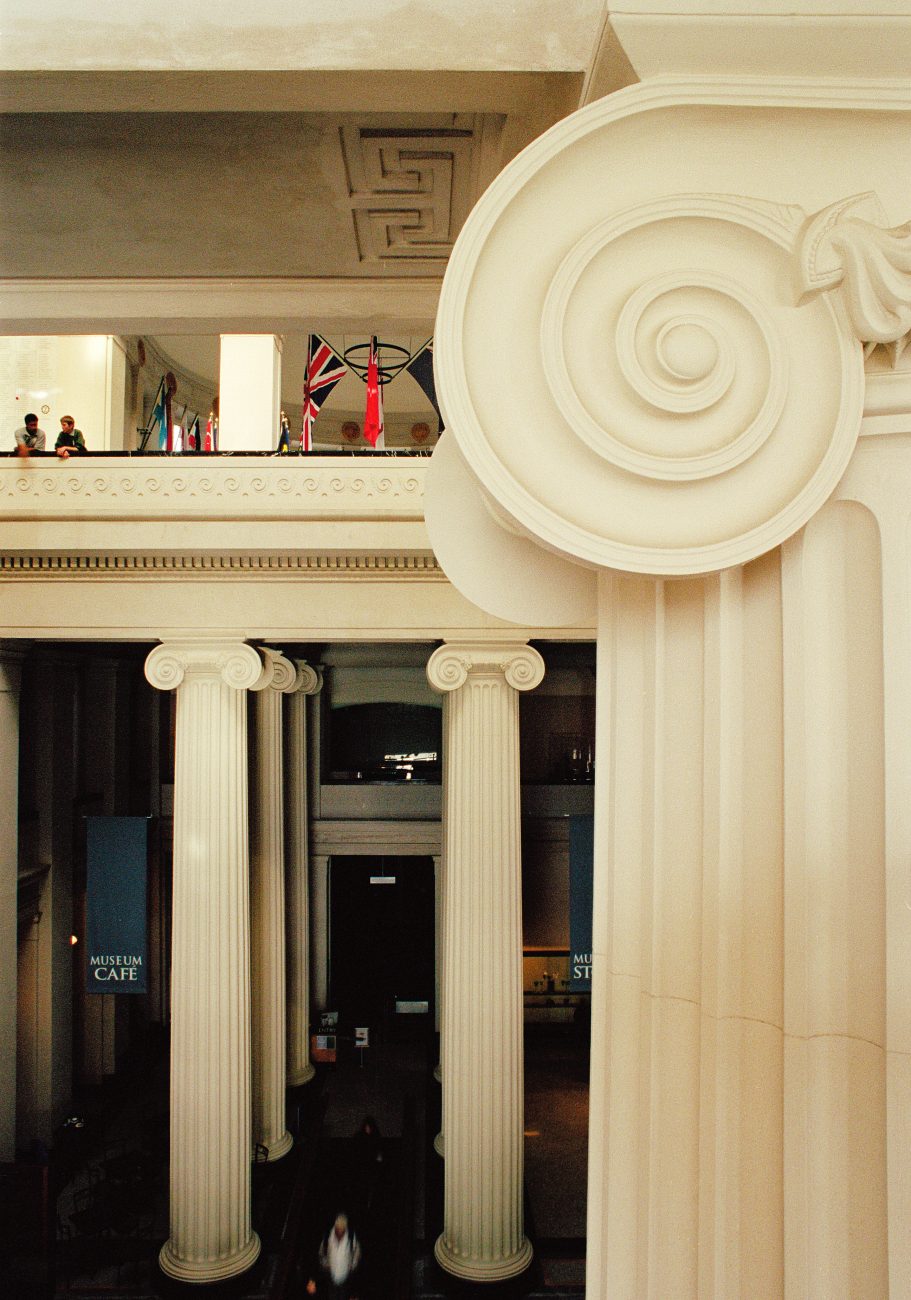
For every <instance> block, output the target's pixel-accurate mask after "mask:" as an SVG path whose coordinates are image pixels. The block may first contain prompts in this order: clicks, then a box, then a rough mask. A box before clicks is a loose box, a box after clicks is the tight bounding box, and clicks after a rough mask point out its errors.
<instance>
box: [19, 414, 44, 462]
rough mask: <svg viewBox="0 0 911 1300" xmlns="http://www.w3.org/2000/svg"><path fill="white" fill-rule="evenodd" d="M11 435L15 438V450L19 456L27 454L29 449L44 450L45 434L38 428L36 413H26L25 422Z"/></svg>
mask: <svg viewBox="0 0 911 1300" xmlns="http://www.w3.org/2000/svg"><path fill="white" fill-rule="evenodd" d="M13 437H14V438H15V439H16V450H17V451H18V452H19V454H20V455H21V456H27V455H28V454H29V452H30V451H44V445H45V439H46V434H45V432H44V430H43V429H39V428H38V417H37V415H27V416H26V417H25V424H23V426H22V428H21V429H17V430H16V432H15V433H14V434H13Z"/></svg>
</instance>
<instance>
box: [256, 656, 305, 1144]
mask: <svg viewBox="0 0 911 1300" xmlns="http://www.w3.org/2000/svg"><path fill="white" fill-rule="evenodd" d="M262 653H263V655H264V656H265V659H266V673H267V680H266V681H265V683H264V685H263V686H262V689H260V690H259V692H258V694H257V696H256V699H255V702H254V717H255V734H254V737H253V745H254V750H255V753H254V756H253V761H252V764H251V767H252V782H251V792H250V794H251V798H250V823H251V832H252V833H251V837H250V956H251V963H250V972H251V983H252V990H251V1012H252V1088H253V1141H254V1143H256V1144H257V1145H259V1146H264V1147H265V1148H266V1149H267V1150H268V1152H269V1159H270V1160H280V1159H281V1157H282V1156H283V1155H286V1154H287V1152H288V1151H290V1149H291V1146H292V1145H293V1138H292V1137H291V1134H290V1132H289V1131H288V1127H287V1124H286V1123H285V1075H286V1063H285V835H284V764H283V762H282V695H283V694H284V693H285V692H287V691H293V690H294V688H295V684H296V682H297V670H296V669H295V667H294V664H292V663H291V661H290V660H289V659H285V658H284V656H283V655H281V654H279V653H278V651H276V650H269V649H266V648H263V650H262Z"/></svg>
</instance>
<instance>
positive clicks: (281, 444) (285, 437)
mask: <svg viewBox="0 0 911 1300" xmlns="http://www.w3.org/2000/svg"><path fill="white" fill-rule="evenodd" d="M278 450H279V451H280V452H282V453H283V454H284V453H285V452H288V451H290V450H291V426H290V424H289V423H288V417H287V415H285V413H284V411H282V419H281V432H280V433H279V435H278Z"/></svg>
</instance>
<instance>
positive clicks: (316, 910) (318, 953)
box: [310, 853, 329, 1011]
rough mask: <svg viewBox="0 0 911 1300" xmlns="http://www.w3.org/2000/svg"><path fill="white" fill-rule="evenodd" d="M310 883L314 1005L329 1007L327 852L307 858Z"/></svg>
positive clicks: (321, 1009) (322, 1007)
mask: <svg viewBox="0 0 911 1300" xmlns="http://www.w3.org/2000/svg"><path fill="white" fill-rule="evenodd" d="M310 880H311V882H312V894H311V901H312V903H313V907H312V910H311V914H310V939H311V948H312V950H313V1005H314V1007H315V1008H316V1009H317V1011H327V1010H328V1009H329V855H328V854H326V853H315V854H314V855H313V857H312V858H311V859H310Z"/></svg>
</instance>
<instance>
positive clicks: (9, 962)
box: [0, 651, 22, 1163]
mask: <svg viewBox="0 0 911 1300" xmlns="http://www.w3.org/2000/svg"><path fill="white" fill-rule="evenodd" d="M19 659H20V656H19V655H18V654H12V653H9V652H6V651H4V652H3V653H2V654H0V785H2V788H3V800H2V801H0V1044H2V1048H0V1161H4V1162H7V1163H8V1162H10V1161H12V1160H14V1159H15V1154H16V890H17V874H18V847H19V834H18V832H19V686H20V679H21V672H22V670H21V666H20V662H19Z"/></svg>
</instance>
